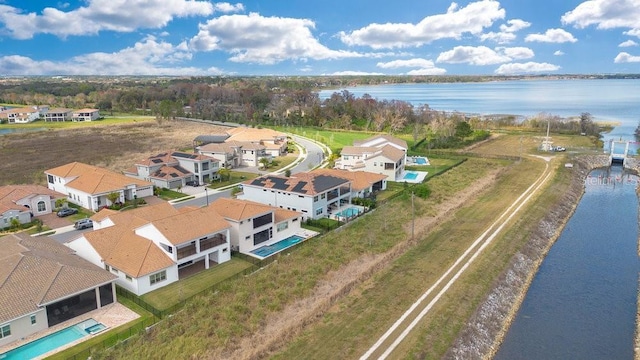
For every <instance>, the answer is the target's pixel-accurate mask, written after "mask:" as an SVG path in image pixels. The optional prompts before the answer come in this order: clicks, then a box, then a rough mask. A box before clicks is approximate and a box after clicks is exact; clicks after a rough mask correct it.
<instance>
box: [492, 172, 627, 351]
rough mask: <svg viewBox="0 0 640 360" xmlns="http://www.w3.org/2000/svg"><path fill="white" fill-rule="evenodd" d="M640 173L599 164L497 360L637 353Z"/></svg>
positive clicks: (538, 274) (541, 270) (542, 267)
mask: <svg viewBox="0 0 640 360" xmlns="http://www.w3.org/2000/svg"><path fill="white" fill-rule="evenodd" d="M637 183H638V177H637V176H635V175H632V174H628V173H625V172H624V171H623V169H622V167H620V166H613V167H611V168H610V169H597V170H593V171H592V172H591V173H590V174H589V176H588V177H587V179H586V181H585V194H584V196H583V197H582V199H581V200H580V203H579V204H578V207H577V208H576V211H575V213H574V214H573V216H572V217H571V219H570V220H569V221H568V222H567V225H566V226H565V228H564V230H563V231H562V233H561V235H560V237H559V238H558V240H557V241H556V243H555V244H554V245H553V246H552V248H551V249H550V251H549V253H548V254H547V256H546V258H545V259H544V261H543V263H542V264H541V266H540V268H539V270H538V273H537V274H536V277H535V278H534V280H533V282H532V283H531V286H530V288H529V290H528V292H527V294H526V297H525V299H524V301H523V303H522V305H521V307H520V309H519V311H518V313H517V315H516V317H515V319H514V321H513V323H512V325H511V328H510V329H509V331H508V333H507V335H506V337H505V338H504V341H503V343H502V345H501V347H500V349H499V351H498V352H497V354H496V356H495V357H494V359H498V360H506V359H509V360H512V359H633V356H634V351H633V348H634V335H635V329H636V325H635V320H636V308H637V303H636V300H637V290H638V269H639V267H638V265H639V262H638V197H637V195H636V192H635V189H636V185H637Z"/></svg>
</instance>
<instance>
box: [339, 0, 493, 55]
mask: <svg viewBox="0 0 640 360" xmlns="http://www.w3.org/2000/svg"><path fill="white" fill-rule="evenodd" d="M504 16H505V11H504V9H501V8H500V3H499V2H497V1H493V0H487V1H476V2H472V3H469V4H468V5H467V6H466V7H463V8H460V7H459V6H458V5H457V4H456V3H452V4H451V6H449V9H447V12H446V13H445V14H437V15H432V16H427V17H425V18H424V19H422V20H421V21H420V22H419V23H417V24H411V23H386V24H378V23H374V24H370V25H367V26H365V27H363V28H361V29H358V30H354V31H351V32H344V31H342V32H340V33H339V34H338V36H339V37H340V39H341V40H342V42H344V43H345V44H347V45H349V46H356V45H361V46H369V47H371V48H373V49H383V48H402V47H417V46H421V45H424V44H428V43H430V42H432V41H434V40H438V39H460V38H461V37H462V35H463V34H472V35H479V34H481V33H482V31H483V30H484V29H485V28H487V27H490V26H491V25H493V23H494V22H495V21H496V20H498V19H502V18H504Z"/></svg>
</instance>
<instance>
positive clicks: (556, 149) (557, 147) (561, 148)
mask: <svg viewBox="0 0 640 360" xmlns="http://www.w3.org/2000/svg"><path fill="white" fill-rule="evenodd" d="M554 150H555V151H566V150H567V149H565V148H564V147H562V146H556V147H555V149H554Z"/></svg>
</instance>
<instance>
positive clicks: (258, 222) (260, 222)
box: [253, 213, 273, 229]
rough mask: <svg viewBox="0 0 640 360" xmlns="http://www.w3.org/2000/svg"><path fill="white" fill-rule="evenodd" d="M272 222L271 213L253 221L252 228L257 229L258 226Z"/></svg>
mask: <svg viewBox="0 0 640 360" xmlns="http://www.w3.org/2000/svg"><path fill="white" fill-rule="evenodd" d="M272 221H273V216H272V214H271V213H268V214H264V215H261V216H258V217H256V218H254V219H253V228H254V229H256V228H259V227H260V226H263V225H267V224H270V223H271V222H272Z"/></svg>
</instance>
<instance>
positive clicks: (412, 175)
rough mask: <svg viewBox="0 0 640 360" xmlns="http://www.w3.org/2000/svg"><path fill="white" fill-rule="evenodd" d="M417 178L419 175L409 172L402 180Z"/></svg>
mask: <svg viewBox="0 0 640 360" xmlns="http://www.w3.org/2000/svg"><path fill="white" fill-rule="evenodd" d="M417 177H418V173H416V172H411V171H407V172H406V173H405V174H404V177H403V178H402V179H404V180H415V179H416V178H417Z"/></svg>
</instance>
